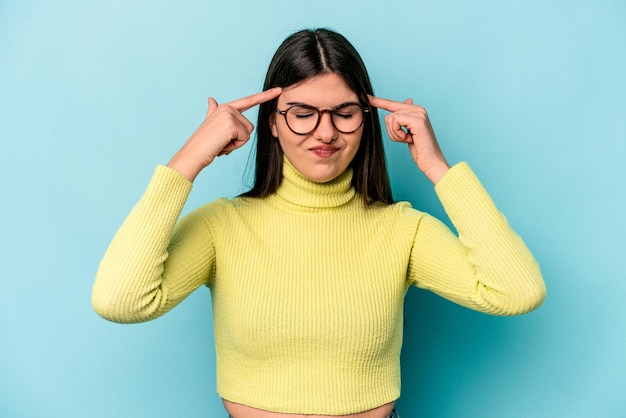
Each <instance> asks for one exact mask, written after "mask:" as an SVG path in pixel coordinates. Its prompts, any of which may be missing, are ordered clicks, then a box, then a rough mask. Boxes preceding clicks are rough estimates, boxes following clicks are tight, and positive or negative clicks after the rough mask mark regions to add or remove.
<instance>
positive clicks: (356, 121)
mask: <svg viewBox="0 0 626 418" xmlns="http://www.w3.org/2000/svg"><path fill="white" fill-rule="evenodd" d="M325 112H328V113H330V115H331V120H332V123H333V125H334V126H335V128H336V129H337V130H338V131H339V132H342V133H352V132H354V131H356V130H357V129H359V127H360V126H361V124H362V123H363V117H364V112H363V108H362V107H361V106H359V105H358V104H347V105H345V106H340V107H338V108H336V109H333V110H325V111H324V110H323V111H320V110H318V109H316V108H314V107H310V106H300V105H296V106H292V107H290V108H289V109H287V112H286V114H285V117H286V119H287V125H288V126H289V128H290V129H291V130H292V131H294V132H295V133H297V134H308V133H310V132H312V131H314V130H315V129H316V128H317V126H318V123H319V119H320V117H321V113H325Z"/></svg>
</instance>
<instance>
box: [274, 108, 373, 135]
mask: <svg viewBox="0 0 626 418" xmlns="http://www.w3.org/2000/svg"><path fill="white" fill-rule="evenodd" d="M354 105H357V106H359V107H360V108H361V110H363V119H362V120H361V123H360V124H359V126H357V127H356V128H355V129H354V130H353V131H349V132H346V131H342V130H340V129H339V128H337V126H336V125H335V120H334V119H333V114H334V113H335V111H337V110H339V109H343V108H344V107H347V106H354ZM294 107H304V108H306V109H311V110H315V111H316V112H317V122H316V123H315V126H314V127H313V129H311V130H310V131H309V132H306V133H300V132H296V131H294V130H293V128H292V127H291V126H289V122H288V121H287V112H289V110H291V109H293V108H294ZM275 111H276V113H278V114H279V115H282V116H283V117H284V118H285V124H286V125H287V127H288V128H289V130H290V131H291V132H293V133H294V134H296V135H309V134H310V133H311V132H313V131H315V130H316V129H317V127H318V126H320V122H321V121H322V115H323V114H324V113H329V114H330V123H332V125H333V128H335V129H336V130H337V131H338V132H341V133H342V134H352V133H354V132H356V131H358V130H359V128H361V127H362V126H363V124H364V123H365V114H366V113H369V112H370V108H369V107H365V106H363V105H361V104H360V103H357V102H349V103H342V104H340V105H339V106H336V107H333V108H332V109H318V108H317V107H315V106H311V105H308V104H304V103H295V104H292V105H291V106H289V107H288V108H287V109H285V110H280V109H278V108H276V110H275Z"/></svg>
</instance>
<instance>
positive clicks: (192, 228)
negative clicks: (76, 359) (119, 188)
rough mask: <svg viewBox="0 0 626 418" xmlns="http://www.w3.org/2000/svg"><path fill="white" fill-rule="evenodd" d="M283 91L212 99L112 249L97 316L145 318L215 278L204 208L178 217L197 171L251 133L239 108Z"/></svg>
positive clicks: (95, 296) (96, 299) (97, 290)
mask: <svg viewBox="0 0 626 418" xmlns="http://www.w3.org/2000/svg"><path fill="white" fill-rule="evenodd" d="M280 93H281V89H280V88H275V89H270V90H267V91H264V92H261V93H257V94H253V95H251V96H248V97H244V98H241V99H238V100H235V101H233V102H230V103H226V104H223V105H218V104H217V102H216V101H215V100H214V99H213V98H210V99H209V110H208V112H207V115H206V118H205V120H204V121H203V122H202V124H201V125H200V127H199V128H198V129H197V130H196V131H195V132H194V133H193V134H192V135H191V137H190V138H189V139H188V140H187V142H186V143H185V144H184V145H183V147H182V148H181V149H180V150H179V151H178V152H177V153H176V154H175V155H174V157H172V159H171V160H170V162H169V164H168V167H169V168H168V167H158V168H157V170H156V171H155V173H154V176H153V178H152V181H151V182H150V185H149V186H148V189H147V190H146V192H145V194H144V195H143V197H142V198H141V200H140V201H139V202H138V203H137V205H136V206H135V207H134V208H133V210H132V211H131V213H130V214H129V215H128V217H127V218H126V220H125V221H124V223H123V224H122V226H121V227H120V229H119V230H118V232H117V234H116V235H115V237H114V238H113V241H112V242H111V244H110V246H109V248H108V249H107V251H106V253H105V255H104V258H103V259H102V261H101V263H100V268H99V269H98V273H97V275H96V281H95V283H94V286H93V292H92V304H93V306H94V309H95V310H96V311H97V312H98V314H100V315H101V316H103V317H104V318H106V319H109V320H111V321H116V322H141V321H148V320H150V319H153V318H156V317H158V316H160V315H162V314H163V313H165V312H167V311H168V310H170V309H171V308H173V307H174V306H176V305H177V304H178V303H179V302H180V301H182V300H183V299H184V298H185V297H186V296H187V295H189V294H190V293H191V292H192V291H193V290H194V289H196V288H197V287H199V286H200V285H201V284H203V283H207V281H208V280H210V276H211V270H212V268H213V265H214V252H213V246H212V237H211V231H210V229H209V227H208V225H207V224H206V222H205V221H204V218H203V217H202V215H201V211H200V210H196V211H194V212H192V213H191V214H189V215H188V216H186V217H185V218H184V219H183V220H182V221H181V222H179V223H178V224H177V223H176V221H177V219H178V217H179V216H180V213H181V211H182V209H183V206H184V204H185V201H186V199H187V196H188V195H189V192H190V191H191V186H192V182H193V181H194V179H195V178H196V176H197V175H198V173H200V171H201V170H202V169H204V168H205V167H206V166H208V165H209V164H211V163H212V162H213V160H214V159H215V158H216V157H218V156H220V155H225V154H229V153H230V152H232V151H233V150H235V149H238V148H240V147H241V146H242V145H243V144H245V143H246V141H248V139H249V138H250V134H251V133H252V129H253V125H252V124H251V123H250V121H248V120H247V119H246V118H245V117H244V116H243V114H242V112H244V111H245V110H247V109H249V108H251V107H252V106H255V105H257V104H260V103H263V102H266V101H268V100H271V99H273V98H275V97H277V96H278V95H280Z"/></svg>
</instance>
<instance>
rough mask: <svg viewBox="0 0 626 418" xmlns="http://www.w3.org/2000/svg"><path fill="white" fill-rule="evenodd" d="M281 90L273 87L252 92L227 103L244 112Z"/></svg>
mask: <svg viewBox="0 0 626 418" xmlns="http://www.w3.org/2000/svg"><path fill="white" fill-rule="evenodd" d="M282 91H283V89H282V88H280V87H274V88H273V89H269V90H265V91H262V92H260V93H256V94H252V95H250V96H246V97H242V98H241V99H237V100H233V101H232V102H230V103H228V104H229V105H230V106H232V107H234V108H235V109H237V110H238V111H240V112H245V111H246V110H248V109H250V108H251V107H254V106H256V105H258V104H261V103H265V102H267V101H269V100H272V99H274V98H276V97H278V96H280V93H281V92H282Z"/></svg>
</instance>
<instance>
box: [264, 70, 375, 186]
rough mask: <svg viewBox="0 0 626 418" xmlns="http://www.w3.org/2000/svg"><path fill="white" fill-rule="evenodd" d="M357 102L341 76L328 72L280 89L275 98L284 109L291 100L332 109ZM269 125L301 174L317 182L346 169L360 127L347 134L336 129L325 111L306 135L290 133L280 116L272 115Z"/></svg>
mask: <svg viewBox="0 0 626 418" xmlns="http://www.w3.org/2000/svg"><path fill="white" fill-rule="evenodd" d="M358 101H359V100H358V96H357V94H356V93H355V92H353V91H352V90H350V88H349V87H348V86H347V85H346V83H345V82H344V81H343V79H342V78H341V77H339V76H338V75H337V74H334V73H331V74H324V75H320V76H318V77H314V78H311V79H308V80H306V81H304V82H302V83H298V84H296V85H294V86H290V87H286V88H285V89H283V93H282V94H281V95H280V97H279V98H278V109H281V110H284V109H287V108H288V107H289V106H290V105H291V104H294V103H303V104H307V105H310V106H314V107H317V108H318V109H333V108H335V107H337V106H339V105H341V104H344V103H349V102H357V103H358ZM270 127H271V129H272V135H274V137H276V138H278V141H279V142H280V146H281V148H282V150H283V152H284V153H285V156H286V157H287V159H288V160H289V162H291V164H292V165H293V166H294V167H295V168H296V169H297V170H298V171H299V172H300V173H302V174H303V175H304V176H305V177H307V178H308V179H310V180H313V181H315V182H318V183H325V182H328V181H330V180H333V179H334V178H336V177H337V176H339V175H340V174H341V173H343V172H344V171H345V170H346V168H348V165H350V162H351V161H352V159H353V158H354V156H355V154H356V152H357V150H358V149H359V144H360V143H361V135H362V133H363V128H362V127H361V128H359V129H358V130H357V131H355V132H353V133H350V134H344V133H341V132H339V131H337V130H336V129H335V127H334V126H333V124H332V121H331V116H330V114H328V113H324V114H322V116H321V120H320V122H319V125H318V127H317V129H316V130H315V131H313V132H311V133H310V134H308V135H298V134H295V133H293V132H292V131H291V129H289V127H288V126H287V122H286V121H285V118H284V117H282V116H280V115H272V119H271V122H270ZM327 153H328V154H330V155H326V154H327ZM320 154H322V155H320Z"/></svg>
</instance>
